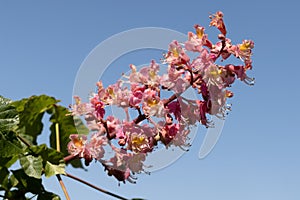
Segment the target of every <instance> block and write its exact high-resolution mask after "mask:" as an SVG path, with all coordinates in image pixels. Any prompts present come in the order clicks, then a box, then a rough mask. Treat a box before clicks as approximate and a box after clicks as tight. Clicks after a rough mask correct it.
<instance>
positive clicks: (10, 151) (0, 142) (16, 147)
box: [0, 131, 23, 158]
mask: <svg viewBox="0 0 300 200" xmlns="http://www.w3.org/2000/svg"><path fill="white" fill-rule="evenodd" d="M22 152H23V149H22V145H21V143H20V142H19V140H18V139H17V137H16V135H15V133H14V132H8V133H7V134H5V135H4V134H3V133H2V132H1V131H0V155H1V157H3V158H9V157H14V156H16V155H18V154H19V153H22Z"/></svg>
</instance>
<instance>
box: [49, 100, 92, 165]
mask: <svg viewBox="0 0 300 200" xmlns="http://www.w3.org/2000/svg"><path fill="white" fill-rule="evenodd" d="M50 114H51V118H50V121H51V122H52V125H51V126H50V130H51V135H50V146H51V147H52V148H56V129H55V124H56V123H58V124H59V135H60V148H61V152H63V153H64V155H65V156H67V155H69V154H68V147H67V145H68V143H69V142H70V138H69V136H70V135H71V134H77V133H80V134H85V135H87V134H88V133H89V130H88V128H87V127H86V126H85V125H84V124H83V122H82V121H81V119H80V118H74V119H73V116H71V115H70V112H69V110H68V109H67V108H65V107H63V106H56V107H54V108H53V109H52V112H51V113H50ZM71 165H72V166H73V167H77V168H83V166H82V163H81V161H80V160H75V161H72V162H71Z"/></svg>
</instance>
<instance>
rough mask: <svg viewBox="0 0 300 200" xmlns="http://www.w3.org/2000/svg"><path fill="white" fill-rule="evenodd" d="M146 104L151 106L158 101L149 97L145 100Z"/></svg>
mask: <svg viewBox="0 0 300 200" xmlns="http://www.w3.org/2000/svg"><path fill="white" fill-rule="evenodd" d="M147 104H148V106H150V107H153V106H156V105H157V104H158V101H157V100H156V99H149V100H148V101H147Z"/></svg>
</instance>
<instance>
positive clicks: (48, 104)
mask: <svg viewBox="0 0 300 200" xmlns="http://www.w3.org/2000/svg"><path fill="white" fill-rule="evenodd" d="M58 102H59V101H58V100H56V99H55V98H53V97H49V96H46V95H40V96H32V97H30V98H25V99H21V100H19V101H14V102H12V101H11V100H9V99H7V98H4V97H2V96H0V175H1V176H0V177H1V181H0V191H4V196H5V197H6V198H8V199H26V198H28V195H29V194H32V195H37V199H53V200H54V199H59V197H58V196H57V195H55V194H53V193H51V192H48V191H46V190H45V188H44V186H43V184H42V176H43V175H45V176H46V177H51V176H53V175H57V174H65V161H64V156H66V155H67V151H66V149H67V144H68V140H67V139H68V137H69V134H70V133H69V132H68V131H67V130H71V131H72V133H75V132H76V127H75V124H74V122H73V117H72V116H65V115H66V114H67V108H64V107H62V106H60V105H57V103H58ZM45 113H48V114H50V122H51V123H52V125H51V127H52V126H54V124H56V123H58V124H59V125H60V131H61V133H62V134H63V135H62V136H61V137H62V139H61V140H60V147H61V149H63V151H62V152H59V151H57V150H55V148H56V147H55V144H56V143H51V146H50V147H47V146H46V145H45V144H41V145H38V144H37V137H38V136H39V135H40V134H41V133H42V131H43V122H42V120H43V116H44V115H45ZM77 123H78V124H79V125H80V126H84V125H83V124H82V122H80V121H78V122H77ZM82 130H84V129H82ZM81 133H87V132H86V131H82V132H81ZM52 135H54V136H55V135H56V133H55V130H54V129H52V128H51V137H52ZM17 161H19V164H20V167H21V168H20V169H17V170H13V168H14V166H17V165H13V164H14V163H16V162H17ZM74 166H76V167H82V165H81V163H80V161H79V160H78V162H77V163H75V165H74ZM2 177H3V178H2Z"/></svg>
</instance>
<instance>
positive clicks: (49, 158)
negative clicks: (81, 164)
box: [29, 144, 66, 177]
mask: <svg viewBox="0 0 300 200" xmlns="http://www.w3.org/2000/svg"><path fill="white" fill-rule="evenodd" d="M29 149H30V151H31V152H32V153H34V154H35V155H39V156H41V158H42V162H43V167H44V169H45V176H46V177H50V176H53V175H56V174H65V173H66V172H65V167H66V165H65V162H64V159H63V158H64V156H63V153H61V152H58V151H56V150H55V149H52V148H48V147H47V146H46V145H45V144H42V145H39V146H32V147H30V148H29Z"/></svg>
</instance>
